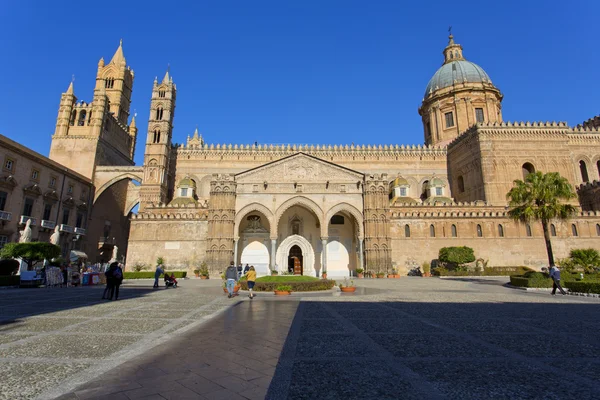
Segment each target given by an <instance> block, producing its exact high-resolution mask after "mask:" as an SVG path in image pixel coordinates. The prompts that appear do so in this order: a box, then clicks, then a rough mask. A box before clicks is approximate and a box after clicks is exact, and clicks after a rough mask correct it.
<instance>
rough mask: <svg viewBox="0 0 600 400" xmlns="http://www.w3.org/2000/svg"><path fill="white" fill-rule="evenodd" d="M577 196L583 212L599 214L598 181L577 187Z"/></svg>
mask: <svg viewBox="0 0 600 400" xmlns="http://www.w3.org/2000/svg"><path fill="white" fill-rule="evenodd" d="M577 196H578V197H579V204H581V208H582V209H583V210H586V211H595V212H597V213H598V212H600V181H593V182H587V183H584V184H581V185H579V186H577Z"/></svg>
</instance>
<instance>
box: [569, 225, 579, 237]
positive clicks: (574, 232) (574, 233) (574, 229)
mask: <svg viewBox="0 0 600 400" xmlns="http://www.w3.org/2000/svg"><path fill="white" fill-rule="evenodd" d="M571 232H573V236H579V234H578V233H577V225H575V224H571Z"/></svg>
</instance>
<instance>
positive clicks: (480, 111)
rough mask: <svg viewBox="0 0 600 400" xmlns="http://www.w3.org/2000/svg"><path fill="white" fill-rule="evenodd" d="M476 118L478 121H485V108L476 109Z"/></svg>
mask: <svg viewBox="0 0 600 400" xmlns="http://www.w3.org/2000/svg"><path fill="white" fill-rule="evenodd" d="M475 120H476V121H477V122H485V119H484V118H483V108H476V109H475Z"/></svg>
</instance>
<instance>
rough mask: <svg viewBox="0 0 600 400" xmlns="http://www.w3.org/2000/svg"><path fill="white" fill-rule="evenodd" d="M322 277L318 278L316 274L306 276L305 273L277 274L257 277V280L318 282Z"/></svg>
mask: <svg viewBox="0 0 600 400" xmlns="http://www.w3.org/2000/svg"><path fill="white" fill-rule="evenodd" d="M320 280H321V279H319V278H316V277H314V276H304V275H281V276H279V275H277V276H261V277H260V278H257V279H256V282H257V283H258V282H279V283H282V282H283V283H288V282H318V281H320Z"/></svg>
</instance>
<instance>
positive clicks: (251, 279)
mask: <svg viewBox="0 0 600 400" xmlns="http://www.w3.org/2000/svg"><path fill="white" fill-rule="evenodd" d="M246 279H247V280H248V291H249V292H250V294H249V295H248V297H250V299H253V298H254V293H253V290H254V284H255V283H256V271H255V270H254V265H252V266H250V267H249V268H248V272H246Z"/></svg>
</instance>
